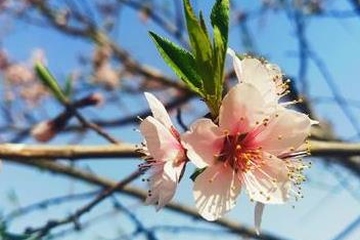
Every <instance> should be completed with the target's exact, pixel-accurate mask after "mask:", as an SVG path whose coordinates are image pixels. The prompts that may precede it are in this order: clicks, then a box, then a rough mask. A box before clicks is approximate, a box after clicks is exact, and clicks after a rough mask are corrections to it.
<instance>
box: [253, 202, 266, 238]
mask: <svg viewBox="0 0 360 240" xmlns="http://www.w3.org/2000/svg"><path fill="white" fill-rule="evenodd" d="M264 207H265V204H263V203H261V202H256V204H255V211H254V215H255V216H254V222H255V231H256V234H257V235H260V226H261V221H262V215H263V212H264Z"/></svg>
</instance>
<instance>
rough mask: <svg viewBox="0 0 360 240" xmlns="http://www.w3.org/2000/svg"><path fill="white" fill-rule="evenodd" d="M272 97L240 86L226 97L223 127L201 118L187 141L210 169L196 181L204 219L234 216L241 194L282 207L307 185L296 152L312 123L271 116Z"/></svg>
mask: <svg viewBox="0 0 360 240" xmlns="http://www.w3.org/2000/svg"><path fill="white" fill-rule="evenodd" d="M242 71H243V73H244V71H246V70H245V68H243V69H242ZM259 84H260V85H261V84H262V83H261V82H260V81H259ZM271 94H272V93H271ZM267 96H271V95H267V94H264V92H261V91H259V89H258V86H256V85H255V84H250V83H247V82H245V81H244V82H241V83H239V84H237V85H236V86H234V87H233V88H232V89H231V90H230V91H229V92H228V94H227V95H226V96H225V97H224V99H223V101H222V105H221V107H220V113H219V123H218V125H217V124H215V123H214V122H213V121H212V120H210V119H205V118H202V119H199V120H197V121H196V122H195V123H194V124H193V125H192V126H191V128H190V131H188V132H186V133H185V134H183V136H182V143H183V146H184V147H185V148H186V149H187V156H188V158H189V159H190V161H191V162H193V163H194V164H195V165H196V166H197V167H198V168H205V170H204V171H203V172H202V173H201V174H200V175H199V176H198V177H197V178H196V179H195V183H194V187H193V195H194V198H195V205H196V207H197V209H198V210H199V213H200V215H202V216H203V217H204V218H205V219H207V220H209V221H213V220H216V219H218V218H220V217H222V216H223V215H224V214H225V213H227V212H228V211H230V210H231V209H232V208H233V207H234V206H235V203H236V198H237V196H238V195H239V193H240V191H241V189H242V188H245V190H246V192H247V193H248V195H249V197H250V199H252V200H253V201H256V202H259V203H264V204H265V203H271V204H281V203H284V202H286V201H287V200H288V199H289V197H290V196H291V194H292V190H291V189H292V186H293V184H292V183H295V184H297V183H298V182H301V181H302V180H303V176H302V175H301V173H299V172H298V171H296V170H294V169H298V168H297V167H295V164H297V162H298V160H296V157H297V156H299V155H301V154H303V153H296V152H294V150H295V149H298V147H299V146H300V145H302V144H303V143H304V140H305V139H306V138H307V136H308V135H309V132H310V127H311V124H312V123H313V122H312V121H311V120H310V119H309V117H308V116H307V115H305V114H302V113H298V112H296V111H293V110H289V109H286V108H276V109H274V111H272V112H269V111H268V109H267V106H268V103H269V99H270V98H267ZM289 156H292V157H293V158H294V159H295V160H294V161H291V159H290V160H289V158H290V157H289ZM293 162H294V163H293ZM258 209H259V210H261V211H258V213H262V209H261V208H258ZM260 217H261V216H260ZM257 219H259V215H258V216H257Z"/></svg>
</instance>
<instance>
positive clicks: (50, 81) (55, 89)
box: [35, 62, 67, 103]
mask: <svg viewBox="0 0 360 240" xmlns="http://www.w3.org/2000/svg"><path fill="white" fill-rule="evenodd" d="M35 72H36V74H37V76H38V77H39V78H40V80H41V81H42V82H43V84H44V85H45V86H46V87H48V88H49V89H50V91H51V92H52V93H53V94H54V96H55V97H56V98H57V99H58V100H59V101H60V102H63V103H64V102H67V99H66V97H65V95H64V93H63V92H62V90H61V88H60V86H59V84H58V82H57V81H56V79H55V78H54V76H53V75H52V74H51V73H50V71H49V70H48V69H47V68H46V67H45V66H44V65H42V64H41V63H39V62H38V63H36V64H35Z"/></svg>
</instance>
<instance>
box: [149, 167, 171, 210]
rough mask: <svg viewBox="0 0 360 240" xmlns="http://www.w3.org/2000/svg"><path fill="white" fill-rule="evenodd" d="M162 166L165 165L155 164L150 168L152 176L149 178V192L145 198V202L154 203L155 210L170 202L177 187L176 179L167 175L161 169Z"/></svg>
mask: <svg viewBox="0 0 360 240" xmlns="http://www.w3.org/2000/svg"><path fill="white" fill-rule="evenodd" d="M165 165H166V164H165ZM163 167H165V166H164V165H157V166H154V167H153V168H152V169H151V171H152V176H151V177H150V179H149V180H150V182H149V184H150V192H149V195H148V197H147V198H146V200H145V204H148V205H155V207H156V210H160V209H161V208H162V207H164V206H165V205H166V204H167V203H168V202H170V200H171V199H172V198H173V196H174V194H175V190H176V187H177V181H174V180H173V179H172V178H173V176H168V175H167V174H166V172H165V171H163Z"/></svg>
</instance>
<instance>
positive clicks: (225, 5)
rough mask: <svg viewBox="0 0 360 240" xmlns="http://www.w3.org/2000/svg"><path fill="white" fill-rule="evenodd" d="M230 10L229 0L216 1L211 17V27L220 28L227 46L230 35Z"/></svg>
mask: <svg viewBox="0 0 360 240" xmlns="http://www.w3.org/2000/svg"><path fill="white" fill-rule="evenodd" d="M229 9H230V3H229V0H216V3H215V5H214V7H213V9H212V10H211V15H210V19H211V25H212V26H213V27H214V28H215V26H216V27H218V28H219V30H220V33H221V36H222V38H223V42H224V44H225V45H227V41H228V34H229V12H230V10H229Z"/></svg>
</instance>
